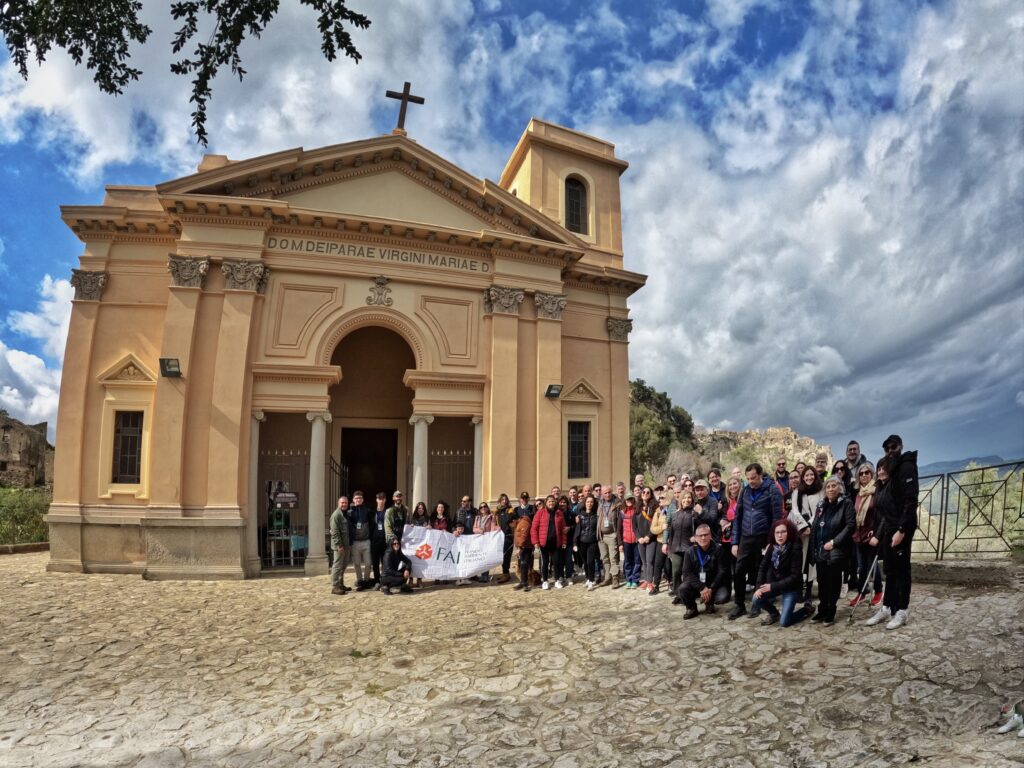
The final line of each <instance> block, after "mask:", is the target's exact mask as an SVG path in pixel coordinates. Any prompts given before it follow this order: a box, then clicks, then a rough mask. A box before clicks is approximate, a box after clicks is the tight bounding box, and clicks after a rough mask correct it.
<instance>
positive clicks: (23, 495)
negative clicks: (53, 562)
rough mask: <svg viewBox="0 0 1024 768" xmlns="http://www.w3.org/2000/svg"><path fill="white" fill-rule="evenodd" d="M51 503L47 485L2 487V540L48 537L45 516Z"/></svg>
mask: <svg viewBox="0 0 1024 768" xmlns="http://www.w3.org/2000/svg"><path fill="white" fill-rule="evenodd" d="M49 507H50V492H49V491H48V490H46V489H45V488H0V544H29V543H34V542H39V541H46V540H47V537H48V534H49V531H48V530H47V527H46V522H45V521H44V520H43V516H44V515H45V514H46V511H47V509H49Z"/></svg>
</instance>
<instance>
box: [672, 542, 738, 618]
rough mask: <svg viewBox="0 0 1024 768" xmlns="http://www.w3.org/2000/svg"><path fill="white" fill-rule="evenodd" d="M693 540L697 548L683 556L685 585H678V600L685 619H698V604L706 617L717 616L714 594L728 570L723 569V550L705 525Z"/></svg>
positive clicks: (727, 575)
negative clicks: (698, 603)
mask: <svg viewBox="0 0 1024 768" xmlns="http://www.w3.org/2000/svg"><path fill="white" fill-rule="evenodd" d="M693 538H694V539H696V546H693V547H690V548H689V549H688V550H686V554H685V555H683V568H682V583H680V585H679V599H680V600H682V602H683V605H684V606H686V613H684V614H683V618H684V619H692V618H695V617H696V616H697V601H698V600H699V601H700V602H701V603H703V604H704V612H705V613H714V612H715V592H716V591H717V590H718V589H719V588H720V587H722V586H724V585H725V583H726V580H727V579H728V578H729V573H728V570H727V569H726V568H724V567H722V563H721V551H720V550H721V547H719V545H718V544H715V543H714V542H713V541H712V540H711V527H710V526H709V525H707V524H706V523H702V524H700V525H698V526H697V530H696V531H694V535H693Z"/></svg>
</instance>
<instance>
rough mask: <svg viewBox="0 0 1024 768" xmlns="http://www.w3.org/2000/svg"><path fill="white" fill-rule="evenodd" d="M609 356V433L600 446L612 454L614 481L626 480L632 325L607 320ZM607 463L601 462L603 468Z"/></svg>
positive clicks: (611, 318)
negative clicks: (610, 424)
mask: <svg viewBox="0 0 1024 768" xmlns="http://www.w3.org/2000/svg"><path fill="white" fill-rule="evenodd" d="M607 327H608V341H609V344H608V355H609V368H610V370H611V382H610V386H609V388H608V395H609V396H608V403H609V407H610V408H611V412H612V413H611V417H612V433H611V437H610V439H608V440H602V441H601V444H602V445H605V446H608V448H609V449H610V450H611V457H610V463H611V475H609V478H611V477H614V478H615V479H616V480H618V478H620V477H628V476H629V332H630V331H631V330H632V328H633V321H632V320H628V319H625V318H618V317H609V318H608V320H607ZM605 461H607V460H606V459H604V458H602V459H601V462H602V464H601V465H602V466H607V464H605Z"/></svg>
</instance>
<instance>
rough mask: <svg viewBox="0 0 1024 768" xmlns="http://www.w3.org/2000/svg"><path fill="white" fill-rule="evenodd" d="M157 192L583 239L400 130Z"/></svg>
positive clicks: (268, 159) (219, 170)
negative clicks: (401, 132) (278, 203)
mask: <svg viewBox="0 0 1024 768" xmlns="http://www.w3.org/2000/svg"><path fill="white" fill-rule="evenodd" d="M157 192H158V193H159V194H160V195H162V196H173V195H209V196H211V197H218V198H225V197H230V198H236V199H238V198H241V199H246V198H248V199H253V200H254V202H255V201H256V200H259V201H266V200H275V201H280V202H282V203H287V204H288V205H289V206H294V208H296V209H305V210H316V211H324V212H337V213H338V214H339V215H345V216H349V217H358V216H366V217H370V218H376V219H394V220H396V221H401V222H419V223H422V224H425V225H435V226H439V227H451V228H453V229H461V230H470V231H481V230H493V231H495V232H499V233H500V232H506V233H509V234H510V235H517V236H522V237H527V238H531V239H533V240H543V241H548V242H552V243H558V244H562V245H565V246H568V247H570V248H573V249H584V248H586V247H587V244H586V243H584V242H583V241H582V240H580V239H579V238H578V237H577V236H576V235H575V234H573V233H571V232H569V231H568V230H567V229H565V228H564V227H562V226H561V225H560V224H559V223H558V222H556V221H554V220H552V219H549V218H548V217H546V216H544V215H543V214H542V213H540V212H539V211H537V210H535V209H533V208H531V207H530V206H528V205H527V204H526V203H525V202H523V201H521V200H519V199H518V198H517V197H515V196H514V195H512V194H511V193H509V192H508V191H506V190H505V189H503V188H501V187H500V186H498V185H497V184H495V183H494V182H491V181H487V180H483V179H479V178H476V177H475V176H473V175H472V174H469V173H467V172H466V171H464V170H462V169H461V168H459V167H458V166H456V165H454V164H453V163H450V162H448V161H447V160H445V159H444V158H442V157H440V156H439V155H436V154H434V153H433V152H430V151H429V150H427V149H424V148H423V147H421V146H420V145H419V144H417V143H416V142H414V141H411V140H410V139H408V138H406V137H403V136H393V135H392V136H381V137H378V138H375V139H368V140H366V141H359V142H351V143H348V144H336V145H333V146H330V147H323V148H321V149H316V150H310V151H306V150H303V149H301V148H300V149H291V150H286V151H284V152H277V153H274V154H272V155H265V156H262V157H257V158H252V159H250V160H242V161H236V162H232V161H227V160H226V159H223V160H221V161H220V162H219V164H215V167H208V168H207V169H206V170H203V171H201V172H199V173H196V174H193V175H191V176H186V177H184V178H181V179H176V180H174V181H169V182H165V183H163V184H159V185H157Z"/></svg>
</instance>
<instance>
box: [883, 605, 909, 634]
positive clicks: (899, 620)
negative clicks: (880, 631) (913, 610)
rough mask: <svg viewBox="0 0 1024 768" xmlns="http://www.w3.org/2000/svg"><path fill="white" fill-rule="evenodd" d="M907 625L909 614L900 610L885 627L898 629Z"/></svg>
mask: <svg viewBox="0 0 1024 768" xmlns="http://www.w3.org/2000/svg"><path fill="white" fill-rule="evenodd" d="M906 623H907V612H906V611H904V610H903V609H902V608H900V609H899V610H898V611H896V615H895V616H893V617H892V621H890V622H889V623H888V624H886V625H885V628H886V629H896V628H898V627H902V626H903V625H904V624H906Z"/></svg>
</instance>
